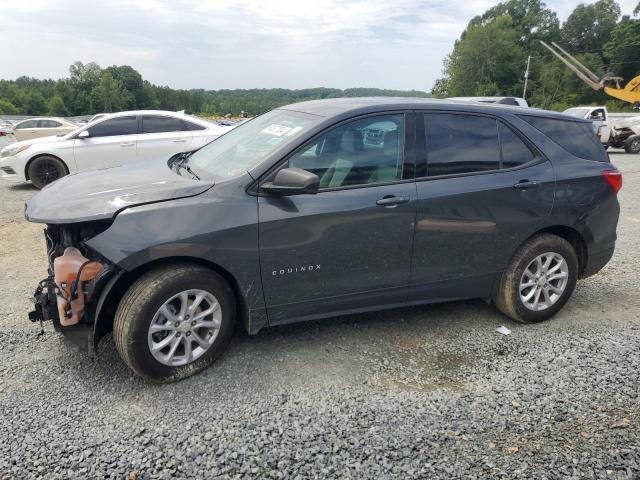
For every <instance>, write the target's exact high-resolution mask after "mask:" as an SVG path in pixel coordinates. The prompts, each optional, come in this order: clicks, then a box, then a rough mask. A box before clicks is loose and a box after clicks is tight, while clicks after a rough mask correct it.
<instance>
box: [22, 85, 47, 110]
mask: <svg viewBox="0 0 640 480" xmlns="http://www.w3.org/2000/svg"><path fill="white" fill-rule="evenodd" d="M20 110H21V111H22V112H21V113H23V114H25V115H45V114H46V113H47V102H46V100H45V99H44V97H43V96H42V94H41V93H40V92H38V91H29V92H28V93H26V95H25V96H24V97H23V99H22V106H21V109H20Z"/></svg>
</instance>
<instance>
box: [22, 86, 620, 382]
mask: <svg viewBox="0 0 640 480" xmlns="http://www.w3.org/2000/svg"><path fill="white" fill-rule="evenodd" d="M621 186H622V178H621V175H620V173H619V172H618V170H616V168H615V167H614V166H613V165H612V164H611V163H610V161H609V158H608V156H607V154H606V152H605V151H604V149H603V147H602V146H601V145H600V143H599V142H598V139H597V138H596V136H595V134H594V133H593V129H592V127H591V124H590V123H589V122H587V121H585V120H581V119H578V118H573V117H568V116H565V115H562V114H557V113H553V112H548V111H543V110H535V109H523V108H517V107H509V106H503V105H484V104H473V103H469V102H455V101H437V100H422V99H413V98H350V99H332V100H317V101H310V102H304V103H297V104H295V105H289V106H286V107H282V108H278V109H275V110H273V111H271V112H269V113H266V114H264V115H261V116H259V117H257V118H255V119H253V120H251V121H249V122H247V123H245V124H243V125H240V126H239V127H237V128H235V129H234V130H231V131H229V132H228V133H226V134H225V135H223V136H221V137H219V138H218V139H216V140H214V141H212V142H211V143H209V144H208V145H206V146H204V147H202V148H200V149H198V150H196V151H193V152H187V153H183V154H179V155H175V156H174V157H172V158H171V159H170V160H169V161H168V162H165V161H161V162H145V163H139V164H134V165H126V166H121V167H115V168H111V169H106V170H102V171H92V172H82V173H78V174H73V175H69V176H68V177H65V178H62V179H61V180H58V181H56V182H54V183H52V184H50V185H49V186H47V187H45V188H44V189H43V190H42V191H41V192H40V193H38V194H37V195H35V196H34V197H33V198H32V199H31V200H30V201H29V202H28V203H27V207H26V217H27V219H28V220H29V221H31V222H40V223H44V224H46V228H45V230H44V236H45V239H46V246H47V253H48V263H49V266H48V276H47V277H46V278H45V279H44V280H42V281H41V282H40V284H39V285H38V287H37V289H36V292H35V296H34V298H35V310H34V311H33V312H31V314H30V315H29V316H30V319H31V320H33V321H43V320H52V321H53V324H54V327H55V328H56V329H57V330H59V331H61V332H62V333H63V334H64V335H65V336H66V337H67V338H69V339H70V340H72V341H74V342H75V343H76V344H78V345H81V346H82V347H84V349H85V350H86V351H87V352H88V353H89V354H90V355H92V354H94V353H95V350H96V347H97V344H98V341H99V340H100V338H101V337H103V336H104V335H105V334H106V333H108V332H109V331H112V330H113V338H114V342H115V346H116V348H117V350H118V352H119V353H120V355H121V357H122V359H123V360H124V361H125V363H126V364H127V365H128V366H129V367H130V368H131V369H132V370H133V371H134V372H136V373H137V374H139V375H141V376H142V377H145V378H147V379H150V380H154V381H160V382H167V381H173V380H177V379H180V378H183V377H186V376H188V375H191V374H193V373H195V372H197V371H200V370H202V369H204V368H205V367H207V366H208V365H210V364H211V363H212V362H213V361H214V359H215V358H216V357H218V356H219V355H220V354H221V352H222V351H223V350H224V347H225V346H226V345H227V343H228V342H229V339H230V338H231V335H232V333H233V332H234V330H236V329H243V330H244V331H246V332H248V333H250V334H255V333H257V332H258V331H259V330H260V329H262V328H263V327H267V326H272V325H281V324H285V323H290V322H298V321H302V320H311V319H320V318H325V317H330V316H335V315H343V314H349V313H355V312H366V311H370V310H376V309H383V308H392V307H399V306H406V305H417V304H426V303H432V302H443V301H450V300H459V299H469V298H480V299H485V300H487V301H490V302H492V303H493V304H495V306H496V307H497V308H498V309H499V310H500V311H501V312H502V313H503V314H505V315H506V316H508V317H510V318H511V319H513V320H515V321H517V322H524V323H533V322H540V321H542V320H545V319H547V318H549V317H551V316H552V315H554V314H555V313H556V312H558V311H559V310H560V309H561V308H562V307H563V305H564V304H565V303H566V302H567V300H568V299H569V297H570V296H571V294H572V292H573V289H574V287H575V285H576V281H577V280H578V279H579V278H585V277H588V276H590V275H593V274H594V273H596V272H597V271H598V270H600V269H601V268H602V267H603V266H604V265H605V264H606V263H607V262H608V261H609V259H610V258H611V256H612V255H613V250H614V244H615V240H616V225H617V221H618V215H619V205H618V200H617V196H616V194H617V192H618V190H619V189H620V188H621Z"/></svg>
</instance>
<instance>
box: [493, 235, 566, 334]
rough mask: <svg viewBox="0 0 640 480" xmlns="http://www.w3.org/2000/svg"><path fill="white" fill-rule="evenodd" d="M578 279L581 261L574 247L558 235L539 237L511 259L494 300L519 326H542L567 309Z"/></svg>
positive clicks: (528, 241)
mask: <svg viewBox="0 0 640 480" xmlns="http://www.w3.org/2000/svg"><path fill="white" fill-rule="evenodd" d="M577 278H578V258H577V256H576V252H575V250H574V248H573V247H572V246H571V244H570V243H569V242H567V241H566V240H565V239H563V238H561V237H558V236H556V235H551V234H540V235H536V236H535V237H533V238H531V239H529V240H527V242H526V243H525V244H524V245H522V247H520V249H519V250H518V252H517V253H516V254H515V255H514V257H513V258H512V259H511V262H510V263H509V266H508V267H507V270H505V272H504V273H503V274H502V277H501V279H500V282H499V284H498V288H497V289H496V292H495V293H494V297H493V300H494V302H495V304H496V306H497V307H498V309H499V310H500V311H501V312H502V313H504V314H505V315H507V316H508V317H510V318H511V319H513V320H515V321H517V322H521V323H535V322H541V321H543V320H546V319H547V318H549V317H551V316H552V315H554V314H555V313H557V312H558V311H559V310H560V309H561V308H562V307H563V306H564V304H565V303H566V302H567V300H568V299H569V297H570V296H571V294H572V292H573V289H574V288H575V285H576V280H577Z"/></svg>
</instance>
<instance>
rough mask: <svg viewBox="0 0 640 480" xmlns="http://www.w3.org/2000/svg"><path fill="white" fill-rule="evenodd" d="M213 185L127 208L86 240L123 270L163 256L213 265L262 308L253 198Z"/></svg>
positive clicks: (246, 299)
mask: <svg viewBox="0 0 640 480" xmlns="http://www.w3.org/2000/svg"><path fill="white" fill-rule="evenodd" d="M216 189H217V188H216ZM216 189H214V191H215V190H216ZM214 191H211V193H210V194H204V195H199V196H196V197H191V198H182V199H178V200H171V201H166V202H162V203H154V204H148V205H141V206H137V207H132V208H128V209H126V210H124V211H123V212H121V213H120V214H119V215H118V216H117V217H116V218H115V220H114V222H113V224H112V225H111V226H110V227H109V228H108V229H107V230H105V231H104V232H102V233H101V234H99V235H97V236H96V237H94V238H92V239H91V240H89V241H87V242H86V243H87V245H88V246H89V247H90V248H92V249H93V250H95V251H96V252H98V253H99V254H100V255H102V256H104V257H105V258H107V259H108V260H109V261H111V262H112V263H114V264H116V265H117V266H118V267H120V268H122V269H123V270H125V271H133V270H136V269H138V268H140V267H142V266H144V265H146V264H150V263H155V262H158V261H160V260H164V259H180V258H192V259H198V260H201V261H202V262H205V263H209V264H212V265H216V266H218V267H219V268H220V269H222V270H224V271H225V272H228V274H229V275H231V276H232V277H233V279H234V281H235V282H236V284H237V286H238V289H239V291H240V293H241V295H242V296H243V299H242V300H243V301H244V302H245V304H246V305H247V307H248V308H249V309H250V310H254V309H264V308H265V305H264V296H263V294H262V282H261V278H260V263H259V255H258V214H257V199H256V197H252V196H249V195H247V194H246V193H245V192H244V190H242V195H238V196H235V197H234V196H233V195H229V194H228V192H227V193H221V194H220V195H216V194H215V193H214ZM208 193H209V192H208ZM222 195H224V201H223V198H222Z"/></svg>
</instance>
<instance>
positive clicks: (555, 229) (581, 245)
mask: <svg viewBox="0 0 640 480" xmlns="http://www.w3.org/2000/svg"><path fill="white" fill-rule="evenodd" d="M541 233H550V234H552V235H556V236H558V237H560V238H563V239H565V240H566V241H567V242H569V243H570V244H571V246H572V247H573V249H574V250H575V252H576V255H577V257H578V267H579V271H578V278H580V277H581V276H582V274H583V273H584V270H585V268H586V266H587V259H588V250H587V241H586V240H585V238H584V236H583V235H582V234H581V233H580V232H579V231H578V230H576V229H575V228H573V227H569V226H567V225H552V226H549V227H545V228H543V229H541V230H538V231H537V232H536V233H534V234H533V235H531V237H533V236H535V235H539V234H541ZM531 237H529V238H531ZM527 240H528V239H527ZM525 241H526V240H525Z"/></svg>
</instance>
